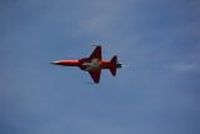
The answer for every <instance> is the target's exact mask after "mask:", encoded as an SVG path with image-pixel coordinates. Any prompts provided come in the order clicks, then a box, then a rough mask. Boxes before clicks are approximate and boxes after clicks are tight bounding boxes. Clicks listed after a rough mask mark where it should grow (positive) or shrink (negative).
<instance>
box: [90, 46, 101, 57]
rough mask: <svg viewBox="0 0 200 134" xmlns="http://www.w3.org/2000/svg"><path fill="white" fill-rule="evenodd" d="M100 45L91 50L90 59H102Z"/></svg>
mask: <svg viewBox="0 0 200 134" xmlns="http://www.w3.org/2000/svg"><path fill="white" fill-rule="evenodd" d="M101 51H102V50H101V46H97V47H96V48H95V49H94V51H93V52H92V54H91V55H90V59H93V58H97V59H100V60H101V59H102V54H101V53H102V52H101Z"/></svg>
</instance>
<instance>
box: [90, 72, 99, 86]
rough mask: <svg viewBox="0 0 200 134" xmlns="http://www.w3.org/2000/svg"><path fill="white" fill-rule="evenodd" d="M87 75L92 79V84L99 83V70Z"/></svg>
mask: <svg viewBox="0 0 200 134" xmlns="http://www.w3.org/2000/svg"><path fill="white" fill-rule="evenodd" d="M89 74H90V76H91V77H92V79H93V81H94V83H99V81H100V77H101V69H98V70H95V71H89Z"/></svg>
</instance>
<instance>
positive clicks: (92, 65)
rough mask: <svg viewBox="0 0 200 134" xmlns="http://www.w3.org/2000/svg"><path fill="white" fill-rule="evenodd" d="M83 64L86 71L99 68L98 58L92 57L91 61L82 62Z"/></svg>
mask: <svg viewBox="0 0 200 134" xmlns="http://www.w3.org/2000/svg"><path fill="white" fill-rule="evenodd" d="M83 66H85V67H86V68H85V70H86V71H91V70H98V69H100V66H101V63H100V60H99V59H92V60H91V62H85V63H83Z"/></svg>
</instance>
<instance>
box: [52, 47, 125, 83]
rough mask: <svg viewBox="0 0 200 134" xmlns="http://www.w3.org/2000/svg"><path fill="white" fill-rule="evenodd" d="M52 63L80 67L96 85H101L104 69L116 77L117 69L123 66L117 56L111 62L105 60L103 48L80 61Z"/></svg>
mask: <svg viewBox="0 0 200 134" xmlns="http://www.w3.org/2000/svg"><path fill="white" fill-rule="evenodd" d="M51 63H52V64H55V65H62V66H75V67H79V68H80V69H81V70H84V71H87V72H88V73H89V74H90V76H91V77H92V79H93V81H94V83H99V81H100V76H101V70H102V69H109V70H110V72H111V74H112V75H113V76H116V73H117V69H118V68H121V67H122V64H120V63H118V60H117V56H113V58H112V59H111V60H103V59H102V48H101V46H96V48H95V49H94V51H93V52H92V54H91V55H90V56H89V57H86V58H82V59H80V60H58V61H53V62H51Z"/></svg>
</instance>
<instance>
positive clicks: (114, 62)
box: [109, 56, 118, 76]
mask: <svg viewBox="0 0 200 134" xmlns="http://www.w3.org/2000/svg"><path fill="white" fill-rule="evenodd" d="M117 62H118V60H117V56H113V58H112V59H111V61H110V68H109V69H110V72H111V74H112V75H113V76H116V74H117Z"/></svg>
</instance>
